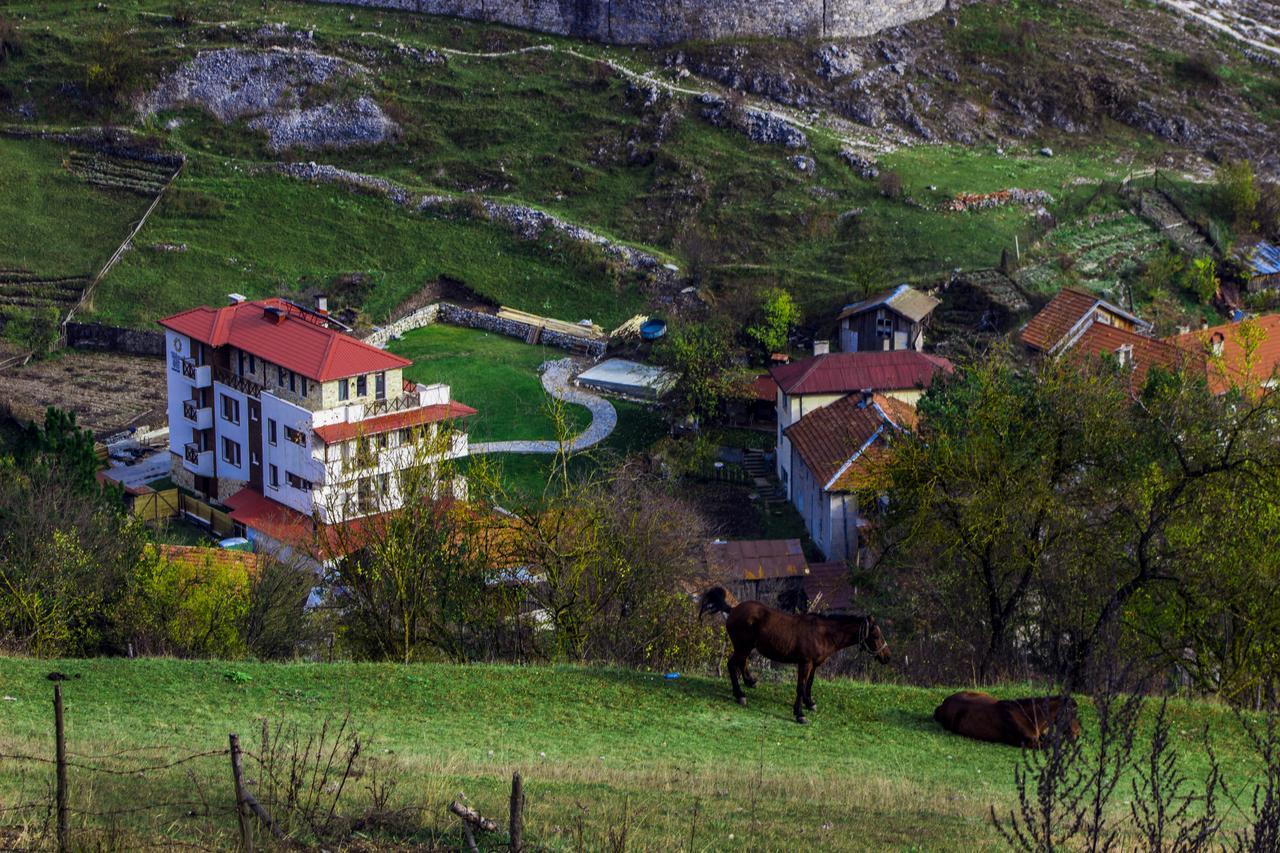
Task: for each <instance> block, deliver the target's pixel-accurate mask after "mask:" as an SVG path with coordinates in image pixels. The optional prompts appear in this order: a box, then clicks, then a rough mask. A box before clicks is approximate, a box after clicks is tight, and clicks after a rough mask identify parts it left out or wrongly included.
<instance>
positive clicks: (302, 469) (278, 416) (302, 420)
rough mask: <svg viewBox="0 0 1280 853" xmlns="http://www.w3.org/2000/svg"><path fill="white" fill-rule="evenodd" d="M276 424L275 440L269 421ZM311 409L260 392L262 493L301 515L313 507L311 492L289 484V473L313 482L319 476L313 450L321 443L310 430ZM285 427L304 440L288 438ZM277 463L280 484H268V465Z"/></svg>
mask: <svg viewBox="0 0 1280 853" xmlns="http://www.w3.org/2000/svg"><path fill="white" fill-rule="evenodd" d="M271 421H275V424H276V443H275V444H272V443H271V441H270V425H269V424H270V422H271ZM311 426H312V422H311V412H309V411H307V410H306V409H304V408H302V407H301V406H295V405H294V404H293V403H290V402H289V401H287V400H282V399H280V398H279V397H277V396H275V395H274V394H270V393H264V394H263V395H262V493H263V494H264V495H266V496H267V497H269V498H271V499H272V500H274V501H279V502H280V503H282V504H284V505H285V506H288V507H291V508H293V509H296V510H297V511H298V512H300V513H303V514H304V515H311V514H312V511H313V510H314V508H315V506H314V501H313V500H312V498H313V495H312V492H310V491H307V490H305V489H297V488H294V487H293V486H291V485H289V474H296V475H297V476H299V477H302V478H304V479H307V480H311V481H312V482H315V481H316V480H319V479H322V477H323V474H324V466H323V465H322V464H321V463H320V461H319V460H318V459H316V458H315V454H316V453H317V452H318V451H319V450H320V449H322V447H323V445H321V444H320V442H319V441H318V440H317V439H316V437H315V436H314V435H312V433H311ZM286 427H292V428H293V429H296V430H298V431H299V432H301V433H302V435H303V440H304V443H303V444H294V443H293V442H291V441H289V438H288V436H287V434H286V432H285V428H286ZM272 465H274V466H276V469H277V471H278V476H279V484H278V485H277V486H275V487H273V486H272V484H271V467H270V466H272Z"/></svg>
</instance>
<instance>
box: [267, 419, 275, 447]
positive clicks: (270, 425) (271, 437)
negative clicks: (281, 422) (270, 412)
mask: <svg viewBox="0 0 1280 853" xmlns="http://www.w3.org/2000/svg"><path fill="white" fill-rule="evenodd" d="M267 443H268V444H270V445H272V446H274V445H275V443H276V422H275V420H274V419H273V418H267Z"/></svg>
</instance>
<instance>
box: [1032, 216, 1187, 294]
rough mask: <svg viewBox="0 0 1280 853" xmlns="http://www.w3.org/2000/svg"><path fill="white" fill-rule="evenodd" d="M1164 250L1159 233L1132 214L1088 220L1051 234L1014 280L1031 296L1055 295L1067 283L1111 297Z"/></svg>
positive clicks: (1057, 229) (1163, 239)
mask: <svg viewBox="0 0 1280 853" xmlns="http://www.w3.org/2000/svg"><path fill="white" fill-rule="evenodd" d="M1166 245H1168V242H1167V241H1166V240H1165V238H1164V236H1163V235H1162V234H1161V233H1160V232H1159V231H1158V230H1157V229H1156V228H1154V227H1153V226H1152V225H1151V224H1150V223H1149V222H1147V221H1146V220H1144V219H1142V218H1140V217H1138V216H1135V215H1134V214H1131V213H1128V212H1125V211H1118V212H1116V213H1112V214H1107V215H1105V216H1102V217H1089V218H1087V219H1084V220H1081V221H1080V222H1075V223H1072V224H1070V225H1062V226H1059V227H1057V228H1055V229H1053V230H1052V231H1050V232H1049V233H1048V234H1047V235H1046V236H1045V237H1044V239H1042V240H1041V241H1040V242H1039V243H1037V244H1036V246H1035V247H1034V248H1033V249H1032V250H1031V251H1030V252H1029V253H1028V254H1029V255H1030V258H1029V259H1028V260H1027V261H1026V262H1025V265H1024V266H1023V268H1022V269H1021V270H1020V271H1019V272H1018V273H1017V274H1016V278H1017V281H1018V284H1020V285H1021V286H1022V287H1023V289H1025V290H1026V291H1027V292H1029V293H1041V294H1052V293H1055V292H1057V291H1058V290H1059V289H1060V288H1061V286H1062V285H1063V284H1064V283H1065V281H1066V280H1067V279H1068V278H1075V279H1076V280H1077V281H1078V282H1079V283H1080V284H1082V285H1084V286H1086V287H1088V288H1089V289H1091V290H1096V291H1099V292H1111V291H1114V290H1116V288H1117V287H1118V286H1119V285H1120V283H1121V281H1123V280H1126V279H1128V278H1130V277H1132V276H1133V275H1134V274H1136V273H1137V272H1138V271H1139V270H1140V269H1141V266H1142V263H1143V261H1144V260H1145V259H1146V258H1148V257H1150V256H1151V255H1153V254H1155V253H1156V252H1158V251H1159V250H1160V249H1161V248H1163V247H1164V246H1166Z"/></svg>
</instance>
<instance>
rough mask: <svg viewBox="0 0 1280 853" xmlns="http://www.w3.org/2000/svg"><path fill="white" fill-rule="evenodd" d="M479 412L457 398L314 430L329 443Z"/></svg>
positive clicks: (321, 438)
mask: <svg viewBox="0 0 1280 853" xmlns="http://www.w3.org/2000/svg"><path fill="white" fill-rule="evenodd" d="M475 413H476V410H475V409H473V408H471V407H470V406H467V405H464V404H462V403H459V402H457V401H456V400H455V401H453V402H450V403H437V404H435V405H431V406H419V407H418V408H416V409H407V410H405V411H403V412H395V413H393V414H390V415H380V416H379V417H376V418H365V419H364V420H362V421H343V422H341V423H336V424H327V425H325V426H318V427H316V428H315V429H314V430H313V431H314V432H315V434H316V435H317V436H319V437H320V440H321V441H323V442H324V443H325V444H334V443H336V442H339V441H346V440H347V439H349V438H355V437H356V436H358V435H376V434H377V433H380V432H393V431H394V430H398V429H404V428H405V427H412V426H421V425H423V424H432V423H438V422H440V421H447V420H452V419H454V418H465V417H467V416H469V415H474V414H475Z"/></svg>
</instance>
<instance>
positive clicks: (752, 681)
mask: <svg viewBox="0 0 1280 853" xmlns="http://www.w3.org/2000/svg"><path fill="white" fill-rule="evenodd" d="M759 680H760V679H758V678H756V677H755V676H754V675H752V674H751V655H750V653H748V654H747V657H746V659H744V660H743V661H742V683H743V684H745V685H747V686H748V687H755V686H756V683H757V682H758V681H759Z"/></svg>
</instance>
